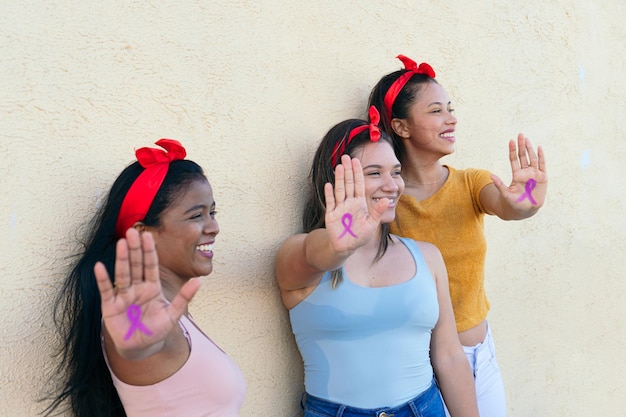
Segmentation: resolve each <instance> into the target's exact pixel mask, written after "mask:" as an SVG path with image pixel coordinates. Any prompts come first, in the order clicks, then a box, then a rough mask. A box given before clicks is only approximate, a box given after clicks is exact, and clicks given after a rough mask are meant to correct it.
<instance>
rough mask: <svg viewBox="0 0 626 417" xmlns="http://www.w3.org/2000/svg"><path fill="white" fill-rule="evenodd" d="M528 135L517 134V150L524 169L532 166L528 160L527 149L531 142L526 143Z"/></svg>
mask: <svg viewBox="0 0 626 417" xmlns="http://www.w3.org/2000/svg"><path fill="white" fill-rule="evenodd" d="M526 142H527V141H526V137H525V136H524V135H523V134H522V133H520V134H518V135H517V150H518V155H519V163H520V166H521V168H522V169H524V168H528V167H529V166H530V161H529V160H528V155H527V150H528V146H529V144H530V143H528V144H527V143H526Z"/></svg>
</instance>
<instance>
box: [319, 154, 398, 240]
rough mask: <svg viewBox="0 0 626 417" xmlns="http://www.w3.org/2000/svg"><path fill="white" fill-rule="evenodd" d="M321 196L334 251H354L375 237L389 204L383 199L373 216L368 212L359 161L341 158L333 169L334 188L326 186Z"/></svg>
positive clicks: (372, 213) (329, 185) (377, 205)
mask: <svg viewBox="0 0 626 417" xmlns="http://www.w3.org/2000/svg"><path fill="white" fill-rule="evenodd" d="M324 195H325V198H326V217H325V223H326V230H327V232H328V235H329V238H330V240H331V244H332V245H333V247H334V249H335V250H336V251H338V252H341V251H346V250H354V249H356V248H358V247H360V246H363V245H365V244H366V243H368V242H369V241H370V240H371V239H373V238H375V237H376V236H377V234H378V230H379V226H380V220H381V217H382V215H383V214H384V212H385V210H386V209H387V207H388V205H389V201H388V199H386V198H382V199H380V201H378V202H377V203H376V205H375V206H374V208H373V211H372V212H369V211H368V206H367V200H366V198H365V182H364V178H363V168H362V167H361V163H360V161H359V160H358V159H352V158H350V156H349V155H343V156H342V157H341V164H338V165H337V167H336V168H335V186H334V188H333V186H332V184H330V183H327V184H325V186H324Z"/></svg>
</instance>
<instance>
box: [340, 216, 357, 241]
mask: <svg viewBox="0 0 626 417" xmlns="http://www.w3.org/2000/svg"><path fill="white" fill-rule="evenodd" d="M341 224H342V225H343V232H341V234H340V235H339V239H341V238H342V237H344V235H345V234H346V233H350V234H351V235H352V237H356V235H355V234H354V232H353V231H352V229H350V227H351V226H352V214H350V213H346V214H344V215H343V216H341Z"/></svg>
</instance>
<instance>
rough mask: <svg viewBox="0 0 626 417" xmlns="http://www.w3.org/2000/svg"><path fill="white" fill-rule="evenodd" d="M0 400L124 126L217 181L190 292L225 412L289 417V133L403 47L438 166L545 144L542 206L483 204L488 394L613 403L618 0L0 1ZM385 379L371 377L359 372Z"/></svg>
mask: <svg viewBox="0 0 626 417" xmlns="http://www.w3.org/2000/svg"><path fill="white" fill-rule="evenodd" d="M0 8H1V13H0V34H1V37H0V48H1V49H0V52H1V55H2V59H1V64H0V71H1V77H2V84H1V87H0V93H1V96H2V99H1V100H0V106H1V107H0V123H1V126H0V186H1V190H2V198H1V199H0V219H1V220H2V222H1V224H0V231H1V238H0V266H1V269H0V271H1V275H0V285H1V286H0V298H1V299H2V301H1V304H0V416H34V415H36V413H37V412H38V411H39V410H40V409H41V404H38V403H37V402H36V399H37V398H38V397H39V396H40V395H41V392H42V390H43V388H44V386H45V379H44V377H43V371H44V370H45V369H48V368H49V367H50V366H51V364H52V362H51V358H50V356H51V354H52V353H53V350H52V346H51V345H52V343H53V342H54V340H55V332H54V330H53V328H52V325H51V319H50V308H51V303H52V296H53V294H54V292H55V290H56V289H57V288H58V287H59V285H60V282H61V281H62V280H63V274H64V272H65V271H66V268H67V266H68V264H69V262H70V259H69V258H68V257H69V256H70V255H71V254H72V253H73V250H74V248H75V241H76V236H77V235H78V234H77V230H78V229H79V227H80V226H81V225H83V224H84V223H85V222H86V221H88V219H89V218H90V216H91V214H92V213H93V212H94V211H95V209H96V207H97V206H98V205H99V204H100V201H101V198H102V195H103V193H104V192H105V191H106V190H107V188H108V187H109V186H110V184H111V182H112V180H113V179H114V178H115V177H116V175H117V174H118V173H119V172H120V171H121V169H122V168H123V167H124V166H126V164H127V163H129V162H130V161H131V159H132V152H133V149H134V148H135V147H138V146H147V145H150V144H152V143H153V142H154V141H155V140H156V139H158V138H160V137H169V138H176V139H179V140H181V141H182V142H183V144H184V145H185V146H186V147H187V149H188V154H189V156H190V158H191V159H194V160H196V161H198V162H199V163H200V164H201V165H203V166H204V167H205V169H206V171H207V173H208V175H209V178H210V180H211V181H212V183H213V185H214V189H215V194H216V198H217V202H218V210H219V220H220V225H221V233H220V235H219V238H218V245H217V248H216V258H215V264H216V266H215V272H214V273H213V274H212V275H211V276H210V277H207V278H205V279H204V280H203V288H202V289H201V292H200V293H199V294H198V296H197V297H196V299H195V300H194V302H193V306H192V312H193V314H194V316H195V317H196V319H197V320H198V321H199V322H200V323H201V324H202V326H203V327H204V329H206V330H207V332H208V333H209V334H210V335H211V337H212V338H213V339H214V340H215V341H216V342H218V343H219V344H220V345H221V346H222V347H223V348H224V349H225V350H226V351H228V352H229V354H230V355H231V356H232V357H233V358H234V359H235V360H236V362H237V363H238V364H239V365H240V366H241V368H242V369H243V371H244V373H245V376H246V379H247V383H248V396H247V398H246V402H245V405H244V408H243V411H242V416H245V417H248V416H258V417H260V416H269V415H272V416H297V415H299V412H298V408H297V402H298V399H299V395H300V392H301V388H302V369H301V368H302V363H301V360H300V357H299V355H298V353H297V351H296V349H295V347H294V343H293V339H292V337H291V334H290V329H289V325H288V317H287V314H286V312H285V311H284V310H283V308H282V306H281V305H280V303H279V299H278V294H277V289H276V285H275V284H274V277H273V257H274V253H275V251H276V248H277V247H278V245H279V244H280V242H281V241H282V240H283V239H284V238H286V237H287V236H288V235H290V234H292V233H294V232H296V231H298V228H299V213H300V209H301V207H302V198H303V193H302V188H303V184H304V181H305V175H306V173H307V171H308V164H309V161H310V158H311V156H312V151H313V150H314V148H315V147H316V144H317V142H318V141H319V139H320V138H321V136H322V135H323V134H324V133H325V131H326V130H327V129H328V128H329V127H330V126H331V125H333V124H334V123H336V122H338V121H340V120H342V119H345V118H348V117H354V116H359V115H360V114H361V113H362V111H363V110H364V106H365V102H366V98H367V94H368V92H369V90H370V89H371V87H372V86H373V84H374V83H375V82H376V81H377V80H378V78H379V77H381V76H382V75H383V74H386V73H388V72H390V71H392V70H395V69H398V68H400V63H399V61H397V60H396V59H395V58H394V57H395V56H396V55H397V54H399V53H403V54H405V55H409V56H411V57H414V58H415V59H416V60H418V61H420V60H425V61H428V62H429V63H431V64H432V65H433V67H434V68H435V70H436V71H437V73H438V79H439V81H440V82H441V83H442V84H443V85H444V87H446V88H447V90H448V92H449V94H450V96H451V98H452V100H453V101H454V102H455V104H456V110H457V115H458V117H459V124H458V129H457V137H458V151H457V153H456V154H455V155H453V156H451V157H449V159H448V161H447V162H448V163H450V164H453V165H455V166H458V167H467V166H475V167H484V168H488V169H490V170H493V171H494V172H496V173H498V174H499V175H501V176H502V177H503V178H504V179H505V181H508V180H510V170H509V167H508V162H507V140H508V139H510V138H513V137H514V136H515V135H516V133H517V132H518V131H522V132H524V133H526V134H527V135H528V136H529V137H530V138H531V139H532V140H533V141H534V143H535V144H541V145H543V146H544V148H545V152H546V155H547V161H548V169H549V175H550V177H549V178H550V186H549V197H548V202H547V204H546V206H545V207H544V208H543V209H542V210H541V211H540V213H539V214H538V215H537V216H535V217H534V218H532V219H530V220H526V221H523V222H508V223H507V222H503V221H500V220H497V219H489V220H488V221H487V225H486V229H487V235H488V241H489V252H488V260H487V277H488V278H487V286H488V291H489V294H490V298H491V301H492V311H491V314H490V322H491V326H492V328H493V330H494V333H495V337H496V343H497V348H498V356H499V361H500V365H501V368H502V370H503V375H504V380H505V385H506V392H507V396H508V408H509V411H510V413H509V415H510V416H511V417H527V416H546V417H558V416H600V415H602V416H615V417H617V416H620V415H623V412H624V411H623V410H624V409H626V395H625V391H624V387H623V381H624V376H625V375H626V369H625V363H626V361H625V355H624V351H623V346H624V344H625V343H626V329H625V325H624V319H625V318H626V307H625V305H626V304H625V303H624V300H625V298H626V297H625V296H626V284H624V278H625V277H626V273H625V272H624V270H625V269H624V267H625V266H626V263H625V262H624V260H623V257H624V252H626V244H625V237H626V220H624V214H625V204H626V195H625V191H624V185H623V183H624V176H625V174H626V168H624V166H625V164H626V162H625V161H626V141H625V140H624V137H626V128H625V127H624V123H623V119H624V114H626V94H625V91H626V75H625V73H624V71H625V68H626V53H625V49H624V45H625V44H626V29H625V28H624V17H625V16H626V5H625V3H624V2H623V1H621V0H612V1H611V0H595V1H594V0H589V1H581V0H562V1H559V2H545V1H537V0H530V1H526V2H524V4H523V5H522V4H520V2H511V1H504V0H493V1H479V2H466V1H438V0H430V1H425V2H413V1H403V0H386V1H374V0H372V1H362V2H359V1H329V0H317V1H300V0H297V1H285V2H280V1H272V0H266V1H260V2H259V1H232V2H221V1H220V2H217V1H187V0H179V1H169V0H161V1H153V2H141V1H119V0H117V1H108V2H102V1H98V2H96V1H83V2H72V1H59V0H50V1H45V2H42V1H32V0H25V1H19V2H18V1H9V0H0ZM382 377H384V376H382Z"/></svg>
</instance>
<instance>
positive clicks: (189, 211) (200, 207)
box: [184, 201, 215, 214]
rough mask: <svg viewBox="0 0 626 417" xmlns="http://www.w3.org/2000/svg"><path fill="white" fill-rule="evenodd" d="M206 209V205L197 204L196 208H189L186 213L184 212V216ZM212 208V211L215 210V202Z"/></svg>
mask: <svg viewBox="0 0 626 417" xmlns="http://www.w3.org/2000/svg"><path fill="white" fill-rule="evenodd" d="M205 207H206V204H196V205H195V206H193V207H190V208H188V209H187V210H185V211H184V214H187V213H191V212H192V211H195V210H199V209H203V208H205ZM210 208H211V209H214V208H215V201H214V202H213V203H212V204H211V207H210Z"/></svg>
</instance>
